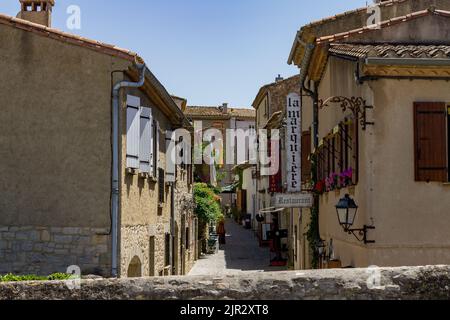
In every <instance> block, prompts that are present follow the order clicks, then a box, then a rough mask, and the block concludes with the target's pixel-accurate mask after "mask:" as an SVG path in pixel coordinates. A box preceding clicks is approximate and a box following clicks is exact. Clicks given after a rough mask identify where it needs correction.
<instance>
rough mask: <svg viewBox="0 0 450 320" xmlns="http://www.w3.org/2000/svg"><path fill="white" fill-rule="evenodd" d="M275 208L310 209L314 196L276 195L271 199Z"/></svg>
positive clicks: (303, 194)
mask: <svg viewBox="0 0 450 320" xmlns="http://www.w3.org/2000/svg"><path fill="white" fill-rule="evenodd" d="M272 201H273V206H274V207H275V208H312V207H313V204H314V196H313V194H312V193H306V192H301V193H278V194H275V196H274V197H273V199H272Z"/></svg>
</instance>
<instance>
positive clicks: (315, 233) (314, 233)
mask: <svg viewBox="0 0 450 320" xmlns="http://www.w3.org/2000/svg"><path fill="white" fill-rule="evenodd" d="M311 172H312V185H313V186H315V185H316V184H317V182H318V177H317V155H316V154H314V155H312V156H311ZM306 237H307V239H308V242H309V249H310V252H312V261H311V264H312V267H313V268H314V269H315V268H317V267H318V262H319V261H318V257H317V254H316V243H317V242H318V241H319V240H320V234H319V204H318V201H317V195H315V199H314V205H313V207H312V208H311V222H310V224H309V226H308V231H307V232H306Z"/></svg>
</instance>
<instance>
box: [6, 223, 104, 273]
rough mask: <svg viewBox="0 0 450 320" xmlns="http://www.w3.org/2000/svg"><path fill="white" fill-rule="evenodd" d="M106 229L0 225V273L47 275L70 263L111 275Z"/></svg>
mask: <svg viewBox="0 0 450 320" xmlns="http://www.w3.org/2000/svg"><path fill="white" fill-rule="evenodd" d="M108 232H109V230H108V229H104V228H77V227H65V228H62V227H35V226H21V227H18V226H17V227H16V226H0V274H5V273H14V274H37V275H49V274H52V273H55V272H66V271H67V268H68V267H69V266H71V265H77V266H79V267H80V268H81V272H82V274H98V275H102V276H108V275H110V268H111V247H110V236H109V235H108V234H107V233H108Z"/></svg>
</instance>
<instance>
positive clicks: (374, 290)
mask: <svg viewBox="0 0 450 320" xmlns="http://www.w3.org/2000/svg"><path fill="white" fill-rule="evenodd" d="M369 271H370V270H368V269H336V270H313V271H304V272H301V273H297V272H273V273H262V272H255V273H251V272H242V273H238V274H235V275H226V276H215V277H207V276H198V277H197V276H196V277H189V276H188V277H163V278H161V277H155V278H139V279H100V280H82V281H81V284H80V287H79V288H78V289H71V288H70V286H68V283H67V282H64V281H53V282H22V283H14V282H13V283H0V300H4V299H22V300H27V299H33V300H49V299H71V300H81V299H88V300H207V299H208V300H211V299H214V300H255V301H261V300H330V299H336V300H362V299H364V300H367V299H369V300H381V299H386V300H402V299H404V300H430V299H442V300H449V299H450V290H449V287H450V267H449V266H428V267H403V268H381V269H378V270H377V272H379V277H378V279H379V281H372V280H373V279H376V278H373V277H374V275H373V271H370V272H369ZM371 276H372V278H371ZM377 282H378V283H377Z"/></svg>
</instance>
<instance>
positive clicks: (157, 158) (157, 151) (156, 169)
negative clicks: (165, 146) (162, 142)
mask: <svg viewBox="0 0 450 320" xmlns="http://www.w3.org/2000/svg"><path fill="white" fill-rule="evenodd" d="M160 130H161V128H160V127H159V122H158V121H156V168H155V172H156V173H157V175H158V177H159V170H158V169H159V168H161V164H160V161H161V160H160V158H159V131H160Z"/></svg>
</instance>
